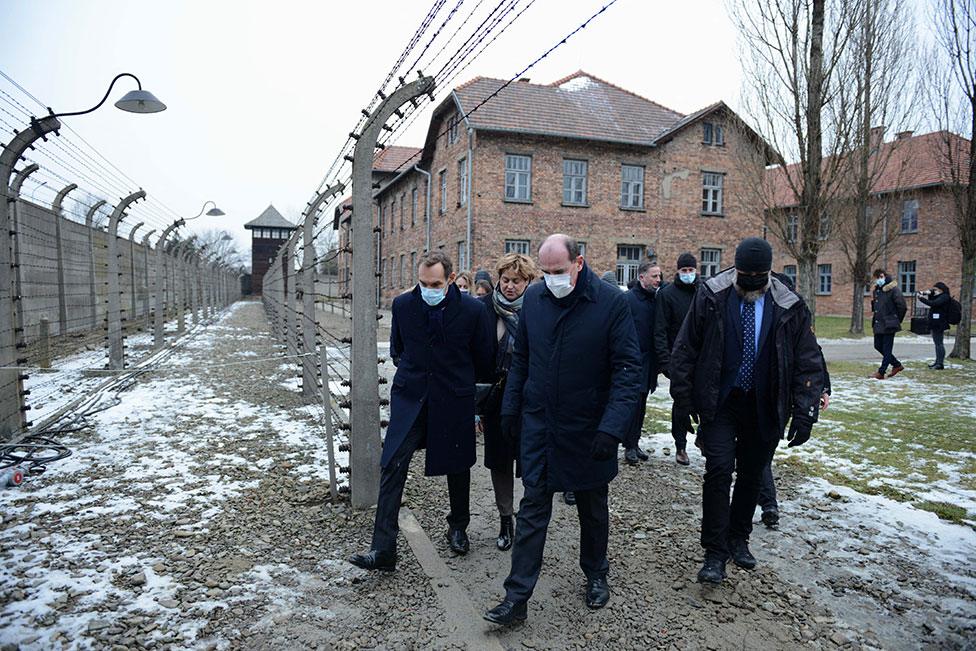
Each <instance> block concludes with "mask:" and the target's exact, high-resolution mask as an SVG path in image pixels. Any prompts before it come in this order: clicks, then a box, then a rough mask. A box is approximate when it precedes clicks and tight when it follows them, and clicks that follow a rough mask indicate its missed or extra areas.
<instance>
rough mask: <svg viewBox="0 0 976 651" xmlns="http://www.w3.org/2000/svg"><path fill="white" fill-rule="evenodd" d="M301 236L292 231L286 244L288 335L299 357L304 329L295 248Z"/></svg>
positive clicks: (293, 351) (291, 350)
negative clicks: (299, 307) (301, 333)
mask: <svg viewBox="0 0 976 651" xmlns="http://www.w3.org/2000/svg"><path fill="white" fill-rule="evenodd" d="M299 236H300V232H299V231H297V230H295V231H292V236H291V237H289V238H288V242H287V243H286V244H285V246H286V247H287V248H286V249H285V260H287V267H286V269H287V270H288V277H289V283H288V296H287V306H288V307H287V309H288V315H289V317H288V318H289V322H290V325H289V328H288V330H289V332H288V334H289V335H290V337H289V339H288V349H289V351H290V352H291V354H292V355H297V354H298V351H299V349H300V348H301V343H300V342H299V337H300V336H301V335H300V334H299V329H300V328H301V327H302V321H301V318H302V315H301V313H299V311H298V301H299V298H298V297H299V293H298V276H297V273H296V271H295V246H296V245H297V244H298V238H299Z"/></svg>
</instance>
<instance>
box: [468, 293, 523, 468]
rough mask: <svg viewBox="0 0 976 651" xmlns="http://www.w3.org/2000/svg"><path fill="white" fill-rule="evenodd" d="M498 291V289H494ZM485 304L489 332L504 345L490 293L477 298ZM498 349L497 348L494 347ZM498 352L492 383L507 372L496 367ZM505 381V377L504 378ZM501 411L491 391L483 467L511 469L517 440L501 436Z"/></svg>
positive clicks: (485, 420)
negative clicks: (489, 325) (500, 338)
mask: <svg viewBox="0 0 976 651" xmlns="http://www.w3.org/2000/svg"><path fill="white" fill-rule="evenodd" d="M495 291H499V290H497V289H496V290H495ZM478 300H479V301H481V302H482V303H484V304H485V309H487V310H488V319H489V321H490V322H491V332H492V335H493V337H494V340H495V342H496V344H497V346H498V347H501V346H504V345H505V338H504V337H507V335H504V336H503V338H502V340H501V341H498V323H499V321H501V319H500V318H499V316H498V313H497V312H495V305H494V302H493V301H492V299H491V294H485V295H484V296H482V297H481V298H479V299H478ZM496 350H498V348H496ZM498 361H499V354H498V353H496V355H495V367H494V373H493V374H492V376H491V379H490V380H489V381H490V382H492V383H495V382H498V381H499V380H501V379H502V376H503V375H507V372H505V373H503V372H502V370H501V369H499V368H498ZM506 381H507V379H506ZM501 411H502V396H501V395H496V392H492V394H491V396H490V397H489V398H488V402H487V403H486V404H485V406H484V412H483V413H482V414H481V425H482V427H483V428H484V431H485V468H488V469H489V470H508V471H511V469H512V461H514V460H516V459H517V457H518V449H517V443H518V442H517V441H509V440H508V439H506V438H505V437H504V436H502V426H501ZM515 474H516V476H521V467H520V464H516V470H515Z"/></svg>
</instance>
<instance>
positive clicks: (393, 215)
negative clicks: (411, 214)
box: [387, 198, 396, 235]
mask: <svg viewBox="0 0 976 651" xmlns="http://www.w3.org/2000/svg"><path fill="white" fill-rule="evenodd" d="M387 221H389V222H390V235H392V234H393V226H394V224H395V223H396V199H395V198H391V199H390V219H389V220H387Z"/></svg>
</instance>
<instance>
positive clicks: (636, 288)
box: [624, 260, 661, 465]
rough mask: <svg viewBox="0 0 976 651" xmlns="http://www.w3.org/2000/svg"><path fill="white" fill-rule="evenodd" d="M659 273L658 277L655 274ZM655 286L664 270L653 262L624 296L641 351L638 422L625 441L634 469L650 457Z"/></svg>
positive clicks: (654, 377) (654, 382)
mask: <svg viewBox="0 0 976 651" xmlns="http://www.w3.org/2000/svg"><path fill="white" fill-rule="evenodd" d="M655 272H656V273H655ZM655 282H656V283H658V284H660V282H661V268H660V267H658V266H657V265H656V264H654V263H653V262H651V261H649V260H645V261H644V262H642V263H641V264H640V266H639V267H637V280H636V281H635V282H634V283H633V284H632V285H631V287H630V289H628V290H627V292H626V293H625V294H624V296H626V297H627V303H628V304H629V305H630V312H631V314H633V315H634V328H635V329H636V330H637V342H638V344H639V345H640V351H641V377H640V381H641V386H640V397H639V398H638V402H637V410H636V411H635V413H634V420H633V421H632V422H631V425H630V429H629V430H628V431H627V436H626V438H625V439H624V450H625V452H624V459H626V461H627V463H629V464H630V465H635V464H637V462H638V461H640V460H644V461H647V454H646V453H645V452H644V451H642V450H641V449H640V437H641V430H642V429H643V427H644V416H645V414H646V413H647V395H648V394H650V393H654V390H655V389H657V355H656V354H655V352H654V297H655V294H656V293H657V286H656V285H655Z"/></svg>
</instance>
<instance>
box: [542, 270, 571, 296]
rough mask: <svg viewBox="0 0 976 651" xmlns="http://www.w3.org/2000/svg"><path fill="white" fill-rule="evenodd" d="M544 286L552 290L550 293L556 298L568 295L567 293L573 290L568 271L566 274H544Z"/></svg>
mask: <svg viewBox="0 0 976 651" xmlns="http://www.w3.org/2000/svg"><path fill="white" fill-rule="evenodd" d="M545 279H546V287H548V288H549V291H550V292H552V295H553V296H555V297H556V298H563V297H564V296H569V293H570V292H571V291H573V284H572V279H571V278H570V275H569V274H568V273H566V274H545Z"/></svg>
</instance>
